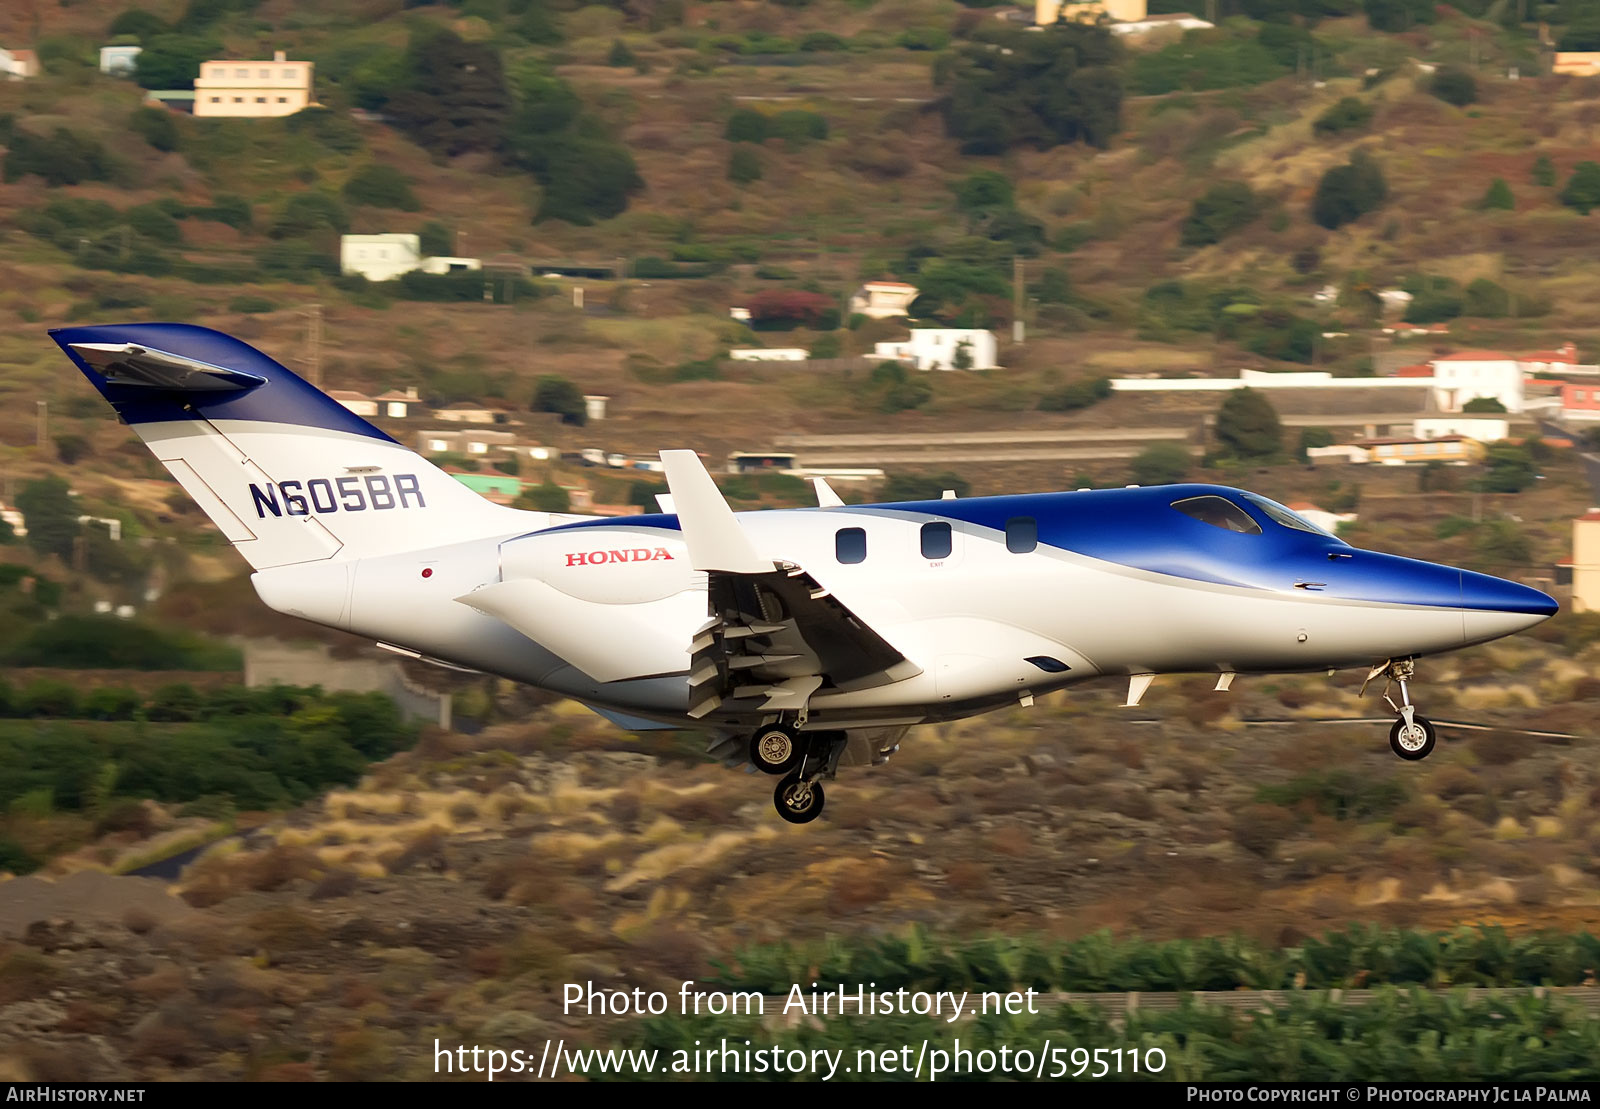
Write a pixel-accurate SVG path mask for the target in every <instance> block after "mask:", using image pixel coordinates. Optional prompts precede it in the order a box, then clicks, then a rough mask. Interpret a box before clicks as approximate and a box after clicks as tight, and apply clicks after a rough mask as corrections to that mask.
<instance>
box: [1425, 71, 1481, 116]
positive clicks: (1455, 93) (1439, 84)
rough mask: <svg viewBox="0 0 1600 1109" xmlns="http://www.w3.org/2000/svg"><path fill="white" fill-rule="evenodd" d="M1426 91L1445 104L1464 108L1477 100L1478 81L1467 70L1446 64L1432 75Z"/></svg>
mask: <svg viewBox="0 0 1600 1109" xmlns="http://www.w3.org/2000/svg"><path fill="white" fill-rule="evenodd" d="M1428 91H1429V92H1431V93H1433V95H1435V96H1437V97H1438V98H1439V99H1440V100H1443V101H1444V102H1445V103H1446V104H1454V105H1455V106H1456V107H1458V108H1464V107H1466V106H1467V105H1468V104H1472V103H1474V102H1476V101H1477V99H1478V81H1477V78H1475V77H1473V76H1472V74H1471V72H1469V71H1468V70H1465V69H1460V68H1457V67H1456V66H1448V65H1447V66H1444V67H1443V68H1441V69H1440V70H1439V71H1438V72H1437V73H1435V74H1434V75H1433V80H1431V81H1429V82H1428Z"/></svg>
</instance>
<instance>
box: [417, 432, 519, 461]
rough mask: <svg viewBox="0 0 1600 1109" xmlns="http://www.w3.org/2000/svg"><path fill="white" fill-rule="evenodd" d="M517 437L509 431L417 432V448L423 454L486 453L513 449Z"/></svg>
mask: <svg viewBox="0 0 1600 1109" xmlns="http://www.w3.org/2000/svg"><path fill="white" fill-rule="evenodd" d="M516 445H517V437H516V436H515V435H513V434H512V433H511V432H509V431H479V430H477V429H473V430H470V431H457V430H453V429H452V430H448V431H447V430H445V429H443V428H439V429H436V430H433V431H419V432H417V450H418V451H420V452H421V453H423V454H467V455H475V454H488V453H489V452H490V451H509V450H515V448H516Z"/></svg>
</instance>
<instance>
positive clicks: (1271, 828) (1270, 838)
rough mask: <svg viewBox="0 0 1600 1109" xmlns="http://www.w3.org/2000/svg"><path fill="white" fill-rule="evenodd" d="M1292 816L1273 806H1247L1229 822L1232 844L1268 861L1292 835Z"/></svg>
mask: <svg viewBox="0 0 1600 1109" xmlns="http://www.w3.org/2000/svg"><path fill="white" fill-rule="evenodd" d="M1296 824H1297V822H1296V820H1295V818H1294V814H1292V813H1290V812H1287V811H1285V810H1284V809H1282V808H1280V807H1278V806H1277V805H1250V806H1248V807H1247V808H1245V809H1243V810H1242V811H1241V812H1239V813H1237V814H1236V815H1235V816H1234V818H1233V842H1235V843H1237V844H1238V845H1239V846H1240V847H1243V848H1244V849H1245V850H1246V851H1248V852H1250V853H1251V854H1252V855H1259V856H1261V857H1262V858H1263V859H1270V858H1272V856H1273V855H1274V854H1276V853H1277V850H1278V847H1279V845H1281V844H1282V843H1283V841H1284V840H1286V839H1288V838H1289V837H1291V836H1292V835H1294V832H1295V828H1296Z"/></svg>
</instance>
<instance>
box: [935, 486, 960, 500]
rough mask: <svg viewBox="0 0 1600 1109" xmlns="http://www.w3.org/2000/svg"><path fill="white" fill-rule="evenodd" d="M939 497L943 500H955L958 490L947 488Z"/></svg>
mask: <svg viewBox="0 0 1600 1109" xmlns="http://www.w3.org/2000/svg"><path fill="white" fill-rule="evenodd" d="M939 499H940V500H941V501H953V500H955V499H956V491H955V490H954V489H946V490H945V491H944V492H943V493H940V494H939Z"/></svg>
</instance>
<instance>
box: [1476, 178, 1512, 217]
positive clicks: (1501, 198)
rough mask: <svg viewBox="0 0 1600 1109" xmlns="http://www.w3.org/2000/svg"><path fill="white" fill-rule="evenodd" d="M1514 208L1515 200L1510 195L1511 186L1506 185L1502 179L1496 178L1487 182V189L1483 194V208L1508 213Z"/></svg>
mask: <svg viewBox="0 0 1600 1109" xmlns="http://www.w3.org/2000/svg"><path fill="white" fill-rule="evenodd" d="M1516 206H1517V199H1516V197H1514V196H1512V195H1511V186H1510V185H1508V184H1506V180H1505V178H1504V177H1496V178H1495V179H1494V180H1493V181H1491V182H1489V188H1488V189H1487V191H1485V192H1484V194H1483V202H1482V207H1483V208H1485V209H1488V210H1491V211H1502V212H1509V211H1511V210H1512V209H1514V208H1515V207H1516Z"/></svg>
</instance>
